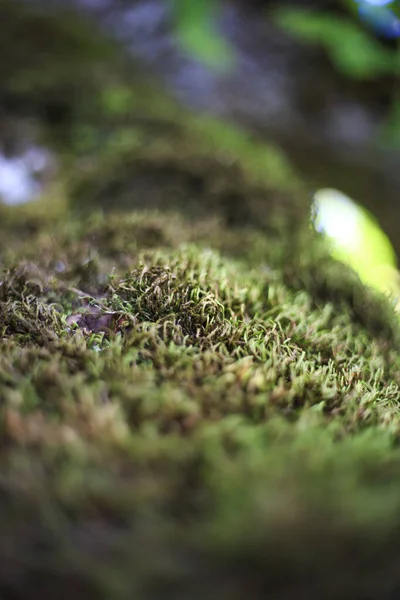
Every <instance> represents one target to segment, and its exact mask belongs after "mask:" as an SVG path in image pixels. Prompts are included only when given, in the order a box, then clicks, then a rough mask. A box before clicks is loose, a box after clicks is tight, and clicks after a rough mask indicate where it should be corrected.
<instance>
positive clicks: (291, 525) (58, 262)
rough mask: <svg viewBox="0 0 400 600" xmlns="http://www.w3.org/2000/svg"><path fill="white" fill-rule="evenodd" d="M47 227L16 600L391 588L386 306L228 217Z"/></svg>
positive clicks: (17, 459)
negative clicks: (230, 224) (228, 222)
mask: <svg viewBox="0 0 400 600" xmlns="http://www.w3.org/2000/svg"><path fill="white" fill-rule="evenodd" d="M28 224H29V222H25V229H24V236H23V239H22V240H21V239H19V240H17V241H16V240H15V233H14V237H13V235H12V233H13V232H12V227H14V228H15V232H18V228H21V227H22V222H19V221H18V219H16V220H14V222H13V224H10V222H9V223H8V229H7V231H6V232H5V235H6V236H9V239H10V243H9V244H8V246H7V252H3V254H2V262H3V275H2V280H1V286H0V296H1V297H0V315H1V342H0V397H1V399H2V403H1V429H2V440H3V443H2V453H1V473H2V478H1V495H2V507H3V508H2V516H1V520H0V527H1V536H0V539H1V542H0V556H1V560H2V565H3V568H2V570H1V575H0V587H1V590H2V592H3V595H4V597H10V598H11V597H13V598H26V597H28V596H29V597H30V598H40V599H42V600H43V599H44V598H49V599H50V598H54V597H55V595H57V596H59V595H60V594H61V597H64V596H63V594H64V595H65V597H66V598H67V597H70V595H71V594H75V595H76V596H77V597H79V598H84V597H85V598H93V599H95V598H96V599H97V598H121V599H124V598H127V599H128V598H133V597H135V598H154V599H156V598H160V597H163V598H165V597H166V598H187V597H189V596H190V597H193V598H205V597H207V598H214V597H215V598H217V597H218V598H221V597H222V598H225V597H226V598H228V597H229V598H233V599H236V598H237V599H238V600H239V599H241V598H244V597H249V598H265V597H269V598H280V597H282V594H285V597H287V598H299V597H300V598H302V597H304V598H306V597H307V598H321V597H326V598H336V597H339V595H345V596H346V597H350V595H351V597H352V598H376V597H385V595H384V594H385V593H387V594H389V593H392V592H393V589H394V588H395V586H396V585H398V584H399V583H400V582H399V581H398V575H397V564H398V559H399V556H398V541H399V526H400V517H399V514H400V512H399V508H400V453H399V450H398V443H397V442H398V439H399V432H400V419H399V410H398V403H399V383H400V363H399V359H398V353H397V347H398V339H399V330H398V325H397V321H396V319H395V317H394V315H393V314H392V311H391V308H390V306H389V305H388V304H387V303H386V301H385V300H383V299H380V298H378V297H377V296H375V295H374V294H373V293H372V292H370V291H368V290H366V289H365V288H363V287H362V286H361V284H360V283H359V282H358V280H357V279H356V278H355V277H354V276H353V275H352V274H351V273H350V272H348V271H346V270H345V268H344V267H342V266H340V275H341V276H340V277H339V278H338V277H337V275H338V272H337V268H339V267H338V265H336V263H334V262H332V261H331V260H330V259H329V258H328V257H327V256H326V255H325V250H324V248H323V246H321V244H320V241H319V240H318V239H313V238H312V237H311V239H309V240H308V242H307V244H306V245H305V246H304V247H303V251H302V254H301V255H299V257H298V260H297V261H293V262H291V263H290V264H287V257H286V254H285V252H282V245H281V246H278V245H277V243H276V239H275V238H273V237H271V238H269V237H268V236H267V235H265V234H262V233H256V232H252V233H251V234H250V233H249V231H248V230H247V229H239V230H237V231H236V232H235V233H234V234H233V233H232V231H231V230H226V229H224V227H223V226H221V224H219V223H218V222H217V221H215V220H212V219H211V220H206V221H200V222H198V223H197V224H196V225H194V224H193V223H190V222H187V221H185V220H184V219H183V218H182V217H180V216H178V215H173V214H164V215H163V214H156V213H132V212H130V213H128V214H109V215H107V216H104V215H101V214H98V213H97V214H93V215H92V216H90V217H88V218H87V219H86V220H83V221H82V219H80V220H76V219H75V218H74V217H73V216H71V217H70V218H69V219H67V220H64V223H63V224H61V223H59V221H58V219H57V220H56V221H52V220H51V219H50V221H49V224H48V225H46V223H45V222H43V223H42V227H39V228H35V227H32V228H29V227H28V226H27V225H28ZM12 240H13V243H12ZM7 594H8V595H7ZM386 597H388V598H389V597H390V596H389V595H387V596H386Z"/></svg>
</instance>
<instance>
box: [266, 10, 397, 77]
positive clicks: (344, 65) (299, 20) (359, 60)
mask: <svg viewBox="0 0 400 600" xmlns="http://www.w3.org/2000/svg"><path fill="white" fill-rule="evenodd" d="M275 16H276V19H277V22H278V23H279V24H280V25H281V26H282V27H283V28H284V29H285V30H287V31H288V32H290V33H291V34H293V35H296V36H297V37H300V38H301V39H302V40H304V41H306V42H312V43H317V44H320V45H321V46H322V47H323V48H324V49H325V50H326V52H327V53H328V55H329V57H330V59H331V61H332V63H333V65H334V66H335V67H336V68H337V70H338V71H340V72H341V73H343V74H345V75H346V76H348V77H353V78H355V79H364V80H365V79H374V78H375V77H379V76H382V75H393V73H395V72H396V69H397V68H398V67H399V65H400V55H399V54H398V53H396V52H393V51H392V50H391V49H389V48H386V47H384V46H382V45H381V44H380V43H379V41H378V40H377V39H374V37H373V35H371V33H370V32H368V31H367V30H366V29H364V30H363V28H362V27H361V26H360V25H359V23H357V22H356V21H352V20H350V19H345V18H342V17H336V16H335V15H332V14H330V13H329V12H328V13H327V12H322V11H316V10H302V9H296V8H292V7H291V8H282V9H280V10H279V11H277V12H276V13H275Z"/></svg>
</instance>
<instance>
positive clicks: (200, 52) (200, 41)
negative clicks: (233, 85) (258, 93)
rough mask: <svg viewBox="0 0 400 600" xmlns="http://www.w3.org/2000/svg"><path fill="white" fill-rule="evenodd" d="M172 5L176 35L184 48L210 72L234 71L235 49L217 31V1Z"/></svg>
mask: <svg viewBox="0 0 400 600" xmlns="http://www.w3.org/2000/svg"><path fill="white" fill-rule="evenodd" d="M173 5H174V13H175V19H176V34H177V37H178V41H179V42H180V44H181V45H182V47H183V48H184V49H185V50H186V51H187V52H189V53H190V54H192V55H193V56H195V58H197V59H198V60H200V61H201V62H203V63H205V64H206V65H208V66H209V67H211V68H215V69H222V70H226V69H229V68H231V67H232V66H233V63H234V53H233V48H232V46H231V45H230V44H229V43H228V42H227V41H226V40H225V39H224V37H223V36H222V34H221V33H219V32H218V30H217V28H216V21H217V16H218V12H217V7H216V5H215V1H214V0H203V1H202V2H198V1H196V2H188V0H174V3H173Z"/></svg>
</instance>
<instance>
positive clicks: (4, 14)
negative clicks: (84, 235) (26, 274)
mask: <svg viewBox="0 0 400 600" xmlns="http://www.w3.org/2000/svg"><path fill="white" fill-rule="evenodd" d="M0 23H1V26H0V50H1V56H2V60H1V63H0V81H1V85H0V198H1V201H2V202H3V203H7V204H15V203H24V202H26V201H29V200H31V199H33V198H36V197H38V196H40V195H41V194H43V193H45V191H46V185H48V182H49V181H53V182H54V180H55V179H57V178H59V179H60V180H61V179H63V178H64V179H66V174H67V173H68V177H72V178H74V177H75V176H76V174H77V173H82V172H84V171H85V169H88V168H90V165H91V164H92V162H93V160H94V157H96V155H97V154H98V153H99V152H101V151H102V150H103V149H104V147H105V145H106V144H107V143H108V141H109V140H110V139H111V137H112V136H113V135H114V133H115V131H116V129H118V131H119V132H120V134H119V138H118V140H119V142H118V143H120V144H122V145H123V143H124V131H125V130H128V129H129V127H131V126H132V122H135V120H137V119H138V113H137V111H136V112H135V110H133V107H134V105H135V106H136V104H135V103H136V102H137V101H138V99H139V100H140V102H142V109H143V105H144V106H145V104H146V98H145V95H144V93H143V86H142V84H143V81H146V82H147V81H149V80H151V81H154V82H156V85H158V86H160V89H161V88H162V89H163V92H164V91H165V92H166V93H167V94H168V95H169V96H170V97H172V98H174V99H175V100H176V101H178V102H179V103H180V104H181V105H182V106H184V107H186V108H188V109H190V110H192V111H194V112H195V113H207V114H212V115H214V116H215V117H217V118H218V119H221V120H223V121H226V122H228V123H232V124H235V126H237V127H240V128H242V129H243V130H245V131H247V132H249V133H251V135H252V136H253V137H254V138H256V139H257V140H258V141H259V143H260V145H262V144H263V143H274V144H276V145H277V147H278V148H280V149H281V150H282V151H283V152H284V153H285V154H286V155H287V157H288V158H289V160H290V161H291V163H292V164H294V166H295V168H296V169H297V171H298V172H299V173H300V175H301V177H302V179H303V180H304V181H305V182H306V187H307V190H308V193H309V195H310V197H311V196H312V195H313V194H314V192H315V191H316V190H318V189H319V188H327V187H333V188H336V189H339V190H341V191H342V192H344V193H346V194H348V195H350V196H351V197H352V198H354V199H355V200H357V201H358V202H359V203H361V204H362V205H364V206H365V207H367V208H368V209H369V210H370V211H371V212H372V213H373V214H374V215H375V216H376V217H377V219H378V222H379V224H380V225H381V227H382V228H383V230H384V231H385V232H386V233H387V234H388V235H389V237H390V239H391V241H392V244H393V246H394V248H395V250H396V252H397V254H399V253H400V236H399V235H398V231H399V228H400V49H399V43H400V42H399V39H400V38H399V36H400V2H397V1H393V2H387V1H384V0H374V1H373V0H371V1H369V2H367V1H366V0H365V1H363V0H360V1H358V2H356V1H354V0H343V1H340V0H336V1H334V0H296V1H294V0H293V1H289V0H279V1H272V0H225V1H223V0H202V1H196V2H188V1H187V0H170V1H168V0H112V1H111V0H69V1H67V0H63V1H61V0H26V1H23V0H3V1H2V2H1V4H0ZM159 110H160V111H161V113H162V111H163V110H165V114H166V121H168V118H167V117H168V110H169V105H168V106H167V104H166V105H165V109H164V107H163V106H160V108H159ZM141 115H142V116H141V119H143V110H142V113H141ZM116 196H117V195H116V194H114V195H113V197H114V198H116ZM128 196H129V194H128ZM125 200H126V194H125ZM128 203H129V199H128Z"/></svg>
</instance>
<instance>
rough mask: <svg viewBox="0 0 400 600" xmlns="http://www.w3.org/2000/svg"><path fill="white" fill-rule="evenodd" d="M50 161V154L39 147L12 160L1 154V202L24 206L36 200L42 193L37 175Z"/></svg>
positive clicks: (32, 147)
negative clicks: (23, 204) (25, 203)
mask: <svg viewBox="0 0 400 600" xmlns="http://www.w3.org/2000/svg"><path fill="white" fill-rule="evenodd" d="M49 161H50V156H49V153H48V152H47V151H46V150H45V149H43V148H40V147H38V146H31V147H30V148H28V149H27V150H26V151H25V152H24V153H23V154H20V155H19V156H14V157H11V158H9V157H6V156H5V155H4V154H3V153H1V152H0V201H2V202H4V203H5V204H22V203H24V202H28V201H29V200H33V199H34V198H36V197H37V196H38V195H39V194H40V193H41V191H42V185H41V184H40V182H39V181H38V180H37V175H39V174H40V173H41V172H42V171H43V170H44V169H45V168H46V167H47V166H48V165H49Z"/></svg>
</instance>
